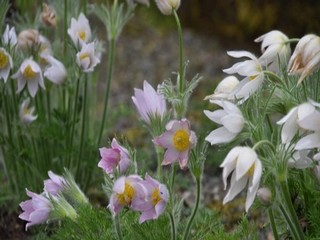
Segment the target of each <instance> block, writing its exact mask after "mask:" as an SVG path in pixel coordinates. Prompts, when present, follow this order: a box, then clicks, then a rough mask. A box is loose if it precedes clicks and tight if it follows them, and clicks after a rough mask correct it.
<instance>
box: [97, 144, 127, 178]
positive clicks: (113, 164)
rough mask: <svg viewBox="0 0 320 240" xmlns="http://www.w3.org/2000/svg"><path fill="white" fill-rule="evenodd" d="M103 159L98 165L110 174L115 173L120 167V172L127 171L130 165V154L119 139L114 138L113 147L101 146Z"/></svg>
mask: <svg viewBox="0 0 320 240" xmlns="http://www.w3.org/2000/svg"><path fill="white" fill-rule="evenodd" d="M99 150H100V156H101V160H100V162H99V163H98V167H100V168H102V169H103V170H104V171H106V173H108V174H109V175H111V174H113V170H114V169H115V168H119V172H120V174H122V173H124V172H126V171H127V169H128V167H129V166H130V156H129V152H128V150H127V149H126V148H124V147H122V146H121V145H119V143H118V142H117V140H116V139H115V138H114V139H112V143H111V148H105V147H103V148H100V149H99Z"/></svg>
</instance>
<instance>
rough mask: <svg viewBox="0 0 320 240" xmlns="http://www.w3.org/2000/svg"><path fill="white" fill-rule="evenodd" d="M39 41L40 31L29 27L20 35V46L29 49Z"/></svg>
mask: <svg viewBox="0 0 320 240" xmlns="http://www.w3.org/2000/svg"><path fill="white" fill-rule="evenodd" d="M38 42H39V32H38V31H37V30H35V29H27V30H24V31H22V32H20V33H19V35H18V47H19V48H20V49H22V50H27V49H29V48H31V47H33V46H35V45H36V44H38Z"/></svg>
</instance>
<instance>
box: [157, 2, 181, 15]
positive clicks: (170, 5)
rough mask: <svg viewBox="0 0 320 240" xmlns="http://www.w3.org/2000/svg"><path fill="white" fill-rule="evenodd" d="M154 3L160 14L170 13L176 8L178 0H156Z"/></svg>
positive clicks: (178, 3) (178, 4)
mask: <svg viewBox="0 0 320 240" xmlns="http://www.w3.org/2000/svg"><path fill="white" fill-rule="evenodd" d="M156 4H157V6H158V8H159V10H160V11H161V12H162V14H164V15H170V14H172V11H173V10H178V8H179V6H180V0H156Z"/></svg>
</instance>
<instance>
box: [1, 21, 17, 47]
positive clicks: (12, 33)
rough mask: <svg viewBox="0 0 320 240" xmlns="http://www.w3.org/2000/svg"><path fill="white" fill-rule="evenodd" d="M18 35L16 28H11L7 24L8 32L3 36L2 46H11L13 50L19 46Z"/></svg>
mask: <svg viewBox="0 0 320 240" xmlns="http://www.w3.org/2000/svg"><path fill="white" fill-rule="evenodd" d="M17 42H18V40H17V33H16V30H15V28H14V27H12V28H10V27H9V25H8V24H7V26H6V30H5V31H4V33H3V35H2V44H3V45H4V46H10V47H11V48H12V47H14V46H15V45H16V44H17Z"/></svg>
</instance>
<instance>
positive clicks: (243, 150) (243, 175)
mask: <svg viewBox="0 0 320 240" xmlns="http://www.w3.org/2000/svg"><path fill="white" fill-rule="evenodd" d="M220 167H222V168H223V172H222V177H223V184H224V189H226V188H227V179H228V176H229V175H230V173H231V172H232V176H231V180H230V189H229V191H228V193H227V195H226V196H225V198H224V200H223V204H226V203H227V202H230V201H231V200H233V199H234V198H235V197H236V196H237V195H238V194H239V193H240V192H241V191H242V190H243V189H244V188H245V187H246V186H247V185H248V192H247V198H246V204H245V209H246V211H247V212H248V210H249V208H250V206H251V205H252V203H253V201H254V199H255V196H256V194H257V191H258V188H259V184H260V179H261V175H262V164H261V162H260V160H259V158H258V156H257V154H256V152H255V151H254V150H253V149H252V148H249V147H235V148H233V149H232V150H231V151H230V152H229V153H228V155H227V156H226V158H225V159H224V161H223V163H222V164H221V165H220Z"/></svg>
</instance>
